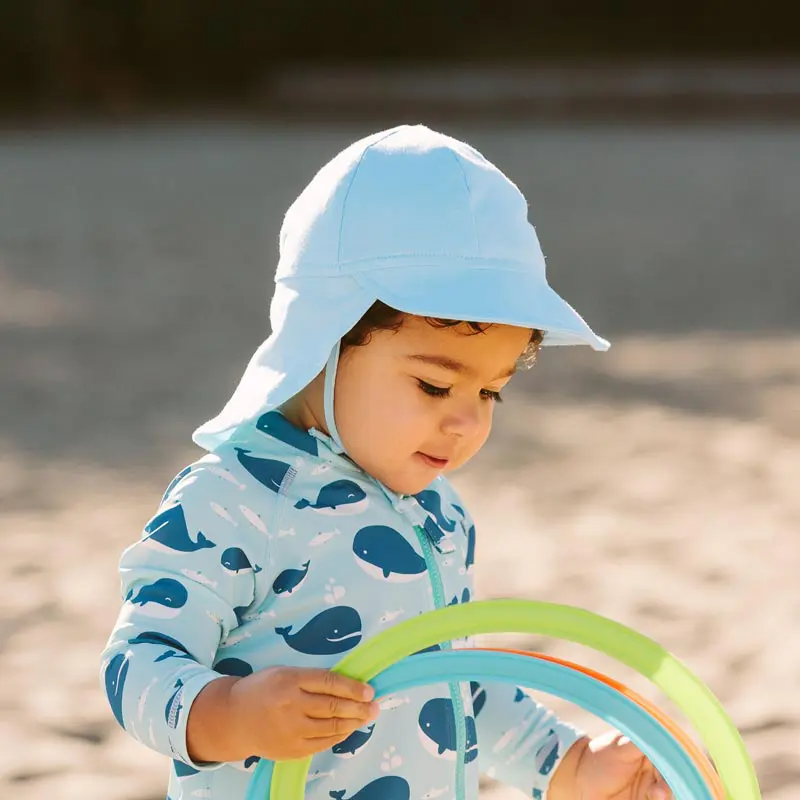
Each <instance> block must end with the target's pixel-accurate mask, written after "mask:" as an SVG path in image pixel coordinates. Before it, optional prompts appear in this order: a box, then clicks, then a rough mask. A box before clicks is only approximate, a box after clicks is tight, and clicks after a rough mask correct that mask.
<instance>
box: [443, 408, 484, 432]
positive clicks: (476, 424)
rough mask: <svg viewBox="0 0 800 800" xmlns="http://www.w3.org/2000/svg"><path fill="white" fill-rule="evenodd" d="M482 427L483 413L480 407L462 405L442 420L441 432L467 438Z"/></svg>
mask: <svg viewBox="0 0 800 800" xmlns="http://www.w3.org/2000/svg"><path fill="white" fill-rule="evenodd" d="M482 427H483V414H482V413H481V409H480V408H473V407H471V406H470V407H464V408H459V409H457V410H453V411H451V412H450V413H448V414H447V416H446V417H445V418H444V419H443V420H442V425H441V428H442V433H444V434H446V435H447V436H459V437H462V438H469V437H471V436H474V435H475V434H476V433H478V432H479V431H480V430H481V428H482Z"/></svg>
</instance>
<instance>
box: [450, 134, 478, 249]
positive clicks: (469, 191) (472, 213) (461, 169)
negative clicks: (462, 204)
mask: <svg viewBox="0 0 800 800" xmlns="http://www.w3.org/2000/svg"><path fill="white" fill-rule="evenodd" d="M449 153H450V155H451V156H453V160H454V161H455V162H456V164H457V165H458V170H459V172H460V173H461V177H462V178H463V180H464V187H465V188H466V190H467V199H468V201H469V215H470V217H471V218H472V231H473V233H474V234H475V244H476V245H477V248H478V252H479V253H483V247H482V245H481V237H480V233H479V232H478V224H477V222H476V221H475V209H474V208H473V206H472V189H471V188H470V185H469V181H468V180H467V173H466V170H465V169H464V165H463V164H462V163H461V159H460V158H459V157H458V155H457V154H456V152H455V150H452V149H450V150H449Z"/></svg>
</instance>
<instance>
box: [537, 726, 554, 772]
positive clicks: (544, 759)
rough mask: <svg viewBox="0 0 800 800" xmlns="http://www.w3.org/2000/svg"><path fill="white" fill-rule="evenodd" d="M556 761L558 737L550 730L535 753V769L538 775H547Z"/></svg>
mask: <svg viewBox="0 0 800 800" xmlns="http://www.w3.org/2000/svg"><path fill="white" fill-rule="evenodd" d="M556 761H558V736H556V732H555V731H554V730H553V729H552V728H551V729H550V731H549V733H548V734H547V736H546V738H545V740H544V742H543V743H542V746H541V747H540V748H539V749H538V750H537V751H536V768H537V769H538V770H539V774H540V775H549V774H550V772H551V771H552V769H553V767H554V766H555V765H556Z"/></svg>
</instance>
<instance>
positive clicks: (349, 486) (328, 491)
mask: <svg viewBox="0 0 800 800" xmlns="http://www.w3.org/2000/svg"><path fill="white" fill-rule="evenodd" d="M366 499H367V493H366V492H365V491H364V490H363V489H362V488H361V487H360V486H359V485H358V484H357V483H354V482H353V481H348V480H338V481H333V483H328V484H326V485H325V486H323V487H322V488H321V489H320V490H319V494H318V495H317V501H316V502H315V503H312V502H311V501H310V500H305V499H303V500H299V501H298V502H297V503H295V506H294V507H295V508H313V509H314V510H315V511H320V512H323V513H331V512H336V511H339V513H343V514H346V513H352V514H357V513H359V512H360V511H361V510H362V506H366V503H365V501H366Z"/></svg>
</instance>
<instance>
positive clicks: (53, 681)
mask: <svg viewBox="0 0 800 800" xmlns="http://www.w3.org/2000/svg"><path fill="white" fill-rule="evenodd" d="M364 132H365V130H364V129H358V130H356V129H350V128H347V127H344V126H343V127H339V128H335V129H331V130H330V131H320V130H319V129H318V128H313V129H311V128H300V129H257V128H242V129H240V128H232V129H231V128H225V127H223V128H222V129H215V128H211V129H208V128H206V129H195V128H189V129H188V130H186V129H177V130H172V129H170V130H166V131H164V130H159V129H155V130H148V131H138V132H130V131H128V132H124V131H123V132H120V131H114V132H110V131H106V132H102V131H101V132H97V131H94V132H92V131H90V132H77V133H75V132H73V133H68V134H52V135H39V136H31V135H25V134H14V135H11V134H7V135H5V136H4V137H2V138H0V176H2V178H0V364H2V369H0V412H1V413H0V556H1V557H0V675H2V680H1V681H0V741H2V742H3V747H2V749H0V791H2V794H3V796H9V797H14V798H15V800H45V798H47V800H50V799H51V798H59V800H78V798H80V799H81V800H89V799H90V798H91V799H94V798H98V800H101V799H102V800H158V798H163V797H164V795H165V791H164V790H165V774H166V762H165V760H164V759H163V758H162V757H161V756H158V755H156V754H154V753H152V752H150V751H148V750H146V749H144V748H143V747H142V746H140V745H138V744H136V743H135V742H133V741H132V740H130V739H128V738H127V737H126V736H125V734H124V733H122V731H120V730H119V729H118V727H117V726H116V723H115V722H114V721H113V718H112V717H111V714H110V712H109V710H108V708H107V705H106V703H105V700H104V697H103V696H102V695H101V692H100V689H99V685H98V678H97V674H98V654H99V652H100V650H101V649H102V647H103V644H104V642H105V639H106V637H107V635H108V633H109V631H110V628H111V626H112V624H113V621H114V619H115V616H116V613H117V610H118V605H119V597H118V594H117V578H116V572H115V565H116V560H117V558H118V556H119V553H120V552H121V550H122V549H123V548H124V547H125V545H126V544H127V543H128V542H130V541H132V540H133V539H135V538H136V537H138V535H139V530H140V528H141V526H142V524H143V522H144V521H145V520H146V519H147V518H148V517H149V515H150V514H151V512H152V511H153V509H154V507H155V505H156V503H157V501H158V499H159V497H160V494H161V491H162V490H163V488H164V486H165V485H166V483H167V482H168V481H169V479H170V478H171V477H172V475H173V474H174V472H176V471H177V470H178V469H179V468H180V467H182V466H183V465H184V464H185V463H187V462H188V461H190V460H192V459H193V458H194V457H195V456H196V452H197V451H196V450H195V449H194V448H193V446H192V445H191V443H190V441H189V434H190V431H191V430H192V428H193V427H194V426H195V425H196V424H197V423H199V422H201V421H203V420H204V419H206V418H207V417H208V416H210V415H211V414H213V413H214V412H215V411H216V409H217V407H218V406H219V404H220V403H221V402H222V401H223V400H224V398H225V397H226V396H227V394H228V392H229V391H230V389H231V388H232V383H233V381H234V379H235V377H236V376H237V375H238V373H239V371H240V369H241V366H242V365H243V363H244V361H245V360H246V358H247V357H248V356H249V352H250V350H251V349H252V347H254V346H255V344H256V343H257V341H258V338H259V337H260V335H261V333H262V332H263V331H264V325H265V323H264V309H265V308H266V303H267V299H268V296H269V289H268V281H269V267H265V266H264V264H265V263H266V264H270V263H272V260H273V253H274V246H275V241H276V235H277V226H278V225H279V223H280V214H281V213H282V210H283V208H284V207H285V206H286V205H287V204H288V202H290V200H291V199H292V198H293V196H294V194H295V193H296V191H297V190H299V188H301V186H302V185H303V183H304V182H305V181H306V180H307V179H308V177H310V174H311V171H312V169H313V168H315V167H316V166H317V165H318V164H320V163H321V162H322V161H323V160H324V159H325V158H327V157H329V156H330V155H332V154H333V153H334V152H335V151H336V149H338V148H339V147H340V146H341V145H342V144H344V143H345V142H347V141H349V140H350V139H352V138H354V137H355V136H357V135H360V134H362V133H364ZM460 132H462V133H464V134H465V135H468V136H469V135H470V133H472V134H473V135H472V136H471V137H470V138H471V140H472V141H474V142H475V143H476V144H477V145H478V146H479V147H481V149H484V150H485V151H486V153H487V155H489V156H490V157H492V156H495V159H494V160H496V161H498V162H499V163H501V165H502V166H504V167H505V168H506V169H507V170H508V171H509V172H510V173H511V174H512V175H514V176H515V177H517V179H518V182H519V183H520V184H521V185H522V188H523V189H524V190H525V191H526V192H527V193H528V194H529V195H531V196H534V195H535V196H536V198H537V199H536V200H535V202H532V207H534V208H536V209H538V211H537V214H538V217H537V220H538V222H537V227H539V229H540V235H542V236H543V240H544V241H545V245H546V251H547V252H548V253H549V254H550V264H551V270H553V275H554V282H555V283H556V285H557V286H558V288H560V289H562V290H563V291H564V292H565V294H567V296H568V297H569V298H570V299H571V300H572V301H573V302H574V304H575V305H576V306H578V307H579V308H580V309H581V310H582V311H584V313H585V314H586V316H587V317H588V318H589V319H590V320H591V321H592V322H593V323H594V324H595V327H596V328H597V329H598V330H599V331H600V332H602V333H608V334H609V336H610V337H611V338H612V339H613V342H614V346H613V347H612V350H611V351H610V352H609V353H607V354H604V355H596V354H592V353H590V352H588V351H583V350H568V351H566V350H564V351H552V350H551V351H547V352H546V353H545V355H544V357H543V359H542V363H541V364H540V365H539V366H538V367H537V368H536V369H535V370H534V371H532V372H531V373H529V374H525V375H522V376H520V378H519V380H518V381H517V384H516V386H515V387H514V389H513V390H512V391H511V392H509V395H508V400H507V402H506V403H505V404H504V406H502V407H501V408H500V409H499V412H498V420H497V425H496V430H495V432H494V434H493V438H492V440H491V441H490V443H489V444H488V445H487V446H486V448H485V450H484V451H483V452H482V453H481V454H480V455H479V456H478V458H476V459H475V461H473V462H472V464H470V465H469V466H468V467H467V468H465V469H464V470H463V471H462V473H461V474H459V475H458V476H457V483H458V485H459V486H460V488H461V490H462V491H463V493H464V495H465V498H466V500H467V501H468V503H469V504H470V505H471V507H472V510H473V513H474V514H475V516H476V518H477V520H478V523H479V526H480V531H481V536H482V538H481V539H480V540H479V551H478V564H479V568H478V569H479V571H478V583H479V590H480V595H481V596H482V597H489V596H508V595H513V596H518V597H526V598H532V599H541V600H551V601H558V602H564V603H570V604H573V605H577V606H582V607H585V608H589V609H591V610H593V611H595V612H597V613H600V614H604V615H606V616H610V617H613V618H615V619H617V620H619V621H621V622H624V623H626V624H629V625H632V626H634V627H635V628H637V629H639V630H641V631H642V632H644V633H646V634H647V635H649V636H651V637H653V638H654V639H656V640H658V641H659V642H660V643H661V644H663V645H664V646H665V647H667V648H668V649H669V650H670V651H672V652H673V653H674V654H675V655H677V656H678V657H679V658H680V659H682V660H683V661H684V662H685V663H686V664H687V665H688V666H689V667H690V668H691V669H692V670H694V671H695V672H696V673H697V675H698V676H700V677H701V678H702V680H704V681H705V682H706V683H707V684H708V685H709V686H710V687H711V689H712V690H713V691H714V692H715V694H716V695H717V696H718V697H719V699H720V700H721V701H722V703H723V704H724V706H725V708H726V709H727V711H728V712H729V714H730V715H731V717H732V718H733V720H734V722H735V723H736V724H737V726H738V727H739V728H740V730H741V731H742V734H743V736H744V739H745V741H746V744H747V746H748V748H749V751H750V753H751V755H752V757H753V760H754V762H755V764H756V767H757V770H758V774H759V777H760V781H761V784H762V789H763V793H764V797H765V798H768V799H769V800H790V798H796V797H798V794H799V793H800V759H799V758H798V751H799V750H800V748H799V747H798V744H799V743H800V635H798V625H797V620H798V618H800V588H799V587H800V584H799V583H798V577H797V576H798V574H800V546H799V545H798V542H797V531H798V528H799V527H800V494H798V492H797V478H798V475H800V399H798V398H800V291H798V290H800V278H798V274H799V273H798V270H797V268H796V266H797V262H796V253H797V248H796V245H797V233H796V220H797V218H798V211H800V188H798V187H800V136H799V135H798V134H800V131H798V130H797V129H795V128H775V129H766V130H765V129H762V128H752V129H751V128H746V127H744V128H735V129H730V128H727V127H721V128H719V129H715V128H711V129H708V128H702V129H693V128H688V129H668V128H667V129H659V128H655V129H654V128H652V127H645V128H638V129H637V128H632V129H628V128H625V127H611V128H600V129H572V128H569V127H565V128H550V129H545V130H531V129H519V128H518V129H513V130H499V129H498V130H496V131H495V130H491V129H488V128H486V127H485V126H484V127H481V128H478V127H476V129H475V130H474V131H472V132H470V131H469V130H467V131H463V130H462V131H460ZM558 263H563V264H564V265H565V266H564V268H563V270H561V268H560V267H558V270H557V267H556V265H557V264H558ZM188 279H191V280H192V283H191V285H190V284H188V283H187V280H188ZM254 287H256V288H255V289H254ZM497 640H499V641H501V642H503V643H511V644H515V645H521V646H525V647H533V648H536V649H540V650H544V651H546V652H549V653H554V654H558V655H562V656H566V657H570V658H574V659H576V660H580V661H582V662H583V663H585V664H587V665H590V666H594V667H596V668H600V669H603V670H605V671H606V672H608V673H610V674H612V675H614V676H615V677H617V678H619V679H622V680H623V681H626V682H628V683H629V684H630V685H631V686H632V687H634V688H636V689H638V690H639V691H641V692H642V693H644V694H645V695H647V696H648V697H650V698H651V699H653V700H657V701H658V702H659V703H661V704H662V705H663V706H664V707H665V708H667V710H670V711H674V709H672V708H671V706H670V705H669V704H668V703H667V702H666V701H665V700H664V698H663V697H661V696H660V695H659V693H658V692H657V691H656V690H654V689H653V688H652V687H650V686H649V685H648V684H647V683H646V682H645V681H644V680H643V679H641V678H640V677H639V676H637V675H635V674H633V673H632V672H631V671H630V670H627V669H626V668H624V667H621V666H620V665H618V664H615V663H613V662H611V661H610V660H608V659H605V658H603V657H601V656H599V655H597V654H595V653H592V652H591V651H588V650H584V649H582V648H579V647H578V646H574V645H568V644H566V643H563V642H554V641H552V640H547V639H530V638H526V637H520V636H514V635H506V636H502V637H497ZM554 705H555V707H556V708H558V709H559V710H560V711H563V713H564V715H565V716H568V717H569V718H571V719H573V720H574V721H576V722H578V723H579V724H583V725H585V726H586V727H587V729H588V730H590V731H591V732H599V731H601V730H602V729H603V724H602V723H599V722H598V721H597V720H594V719H589V718H587V715H586V714H585V713H584V712H582V711H581V710H580V709H576V708H572V707H568V706H566V704H562V703H559V702H554ZM677 716H678V718H679V719H680V715H677ZM485 794H486V798H487V800H488V798H492V800H501V799H502V800H511V798H512V797H518V796H519V795H517V794H516V793H514V792H512V791H509V790H507V789H504V788H502V787H497V786H490V785H487V787H486V789H485Z"/></svg>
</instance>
